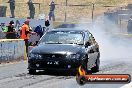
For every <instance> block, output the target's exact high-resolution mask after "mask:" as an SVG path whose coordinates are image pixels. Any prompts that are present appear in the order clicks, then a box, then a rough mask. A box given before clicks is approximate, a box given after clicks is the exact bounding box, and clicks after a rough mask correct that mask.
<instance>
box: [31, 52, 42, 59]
mask: <svg viewBox="0 0 132 88" xmlns="http://www.w3.org/2000/svg"><path fill="white" fill-rule="evenodd" d="M29 58H35V59H41V58H42V56H41V55H39V54H33V53H30V54H29Z"/></svg>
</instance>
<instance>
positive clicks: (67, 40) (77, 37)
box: [40, 31, 83, 45]
mask: <svg viewBox="0 0 132 88" xmlns="http://www.w3.org/2000/svg"><path fill="white" fill-rule="evenodd" d="M40 43H46V44H78V45H83V33H81V32H74V31H72V32H69V31H68V32H57V31H54V32H48V33H47V34H45V36H43V37H42V39H41V40H40Z"/></svg>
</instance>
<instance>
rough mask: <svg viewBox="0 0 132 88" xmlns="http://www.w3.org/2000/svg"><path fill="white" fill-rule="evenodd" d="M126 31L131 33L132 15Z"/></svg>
mask: <svg viewBox="0 0 132 88" xmlns="http://www.w3.org/2000/svg"><path fill="white" fill-rule="evenodd" d="M127 32H128V33H132V16H131V17H130V19H129V21H128V25H127Z"/></svg>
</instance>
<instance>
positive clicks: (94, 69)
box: [91, 58, 100, 72]
mask: <svg viewBox="0 0 132 88" xmlns="http://www.w3.org/2000/svg"><path fill="white" fill-rule="evenodd" d="M95 64H96V66H94V67H93V68H92V69H91V70H92V72H99V65H100V59H99V58H97V59H96V62H95Z"/></svg>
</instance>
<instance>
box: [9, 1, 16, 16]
mask: <svg viewBox="0 0 132 88" xmlns="http://www.w3.org/2000/svg"><path fill="white" fill-rule="evenodd" d="M8 3H10V11H11V18H14V17H15V14H14V11H15V0H9V1H8Z"/></svg>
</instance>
